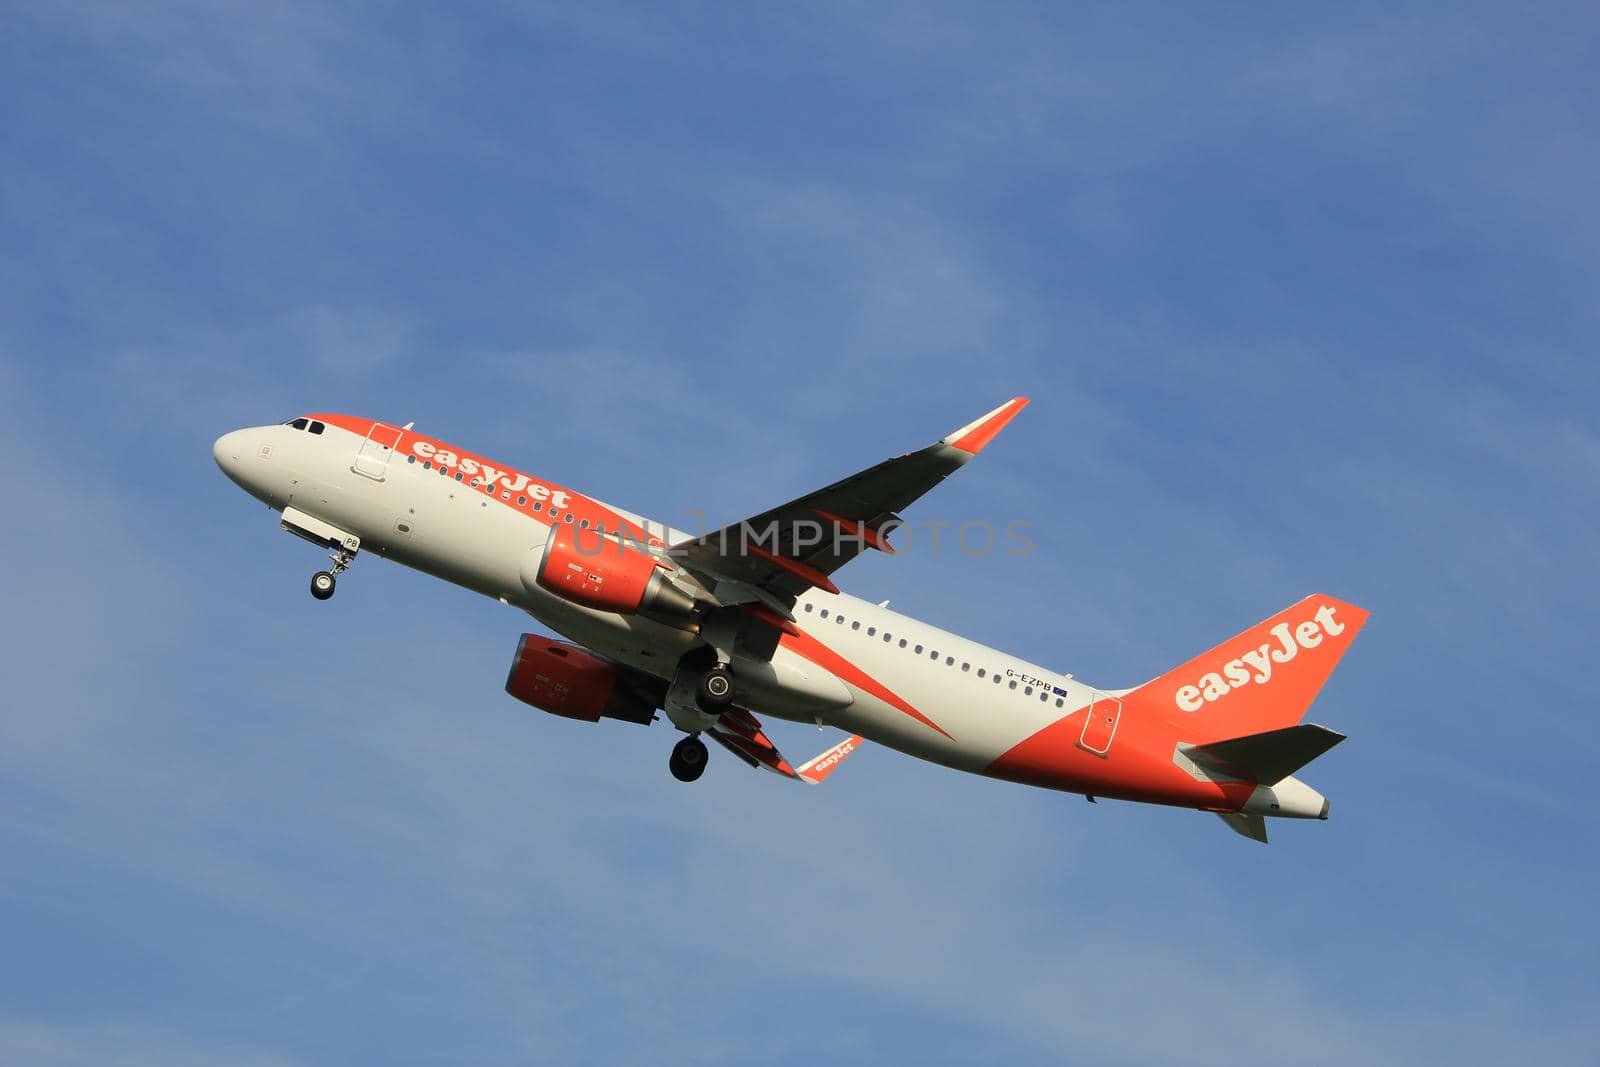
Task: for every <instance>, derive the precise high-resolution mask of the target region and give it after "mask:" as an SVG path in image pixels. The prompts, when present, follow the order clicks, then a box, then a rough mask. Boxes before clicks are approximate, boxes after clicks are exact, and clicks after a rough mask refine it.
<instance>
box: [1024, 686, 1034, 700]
mask: <svg viewBox="0 0 1600 1067" xmlns="http://www.w3.org/2000/svg"><path fill="white" fill-rule="evenodd" d="M1022 695H1023V696H1025V697H1031V696H1033V686H1031V685H1025V686H1023V687H1022Z"/></svg>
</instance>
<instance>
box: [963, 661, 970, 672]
mask: <svg viewBox="0 0 1600 1067" xmlns="http://www.w3.org/2000/svg"><path fill="white" fill-rule="evenodd" d="M971 669H972V664H970V663H963V664H962V665H961V670H962V672H963V673H965V672H966V671H970V670H971Z"/></svg>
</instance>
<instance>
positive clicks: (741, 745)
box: [706, 708, 861, 785]
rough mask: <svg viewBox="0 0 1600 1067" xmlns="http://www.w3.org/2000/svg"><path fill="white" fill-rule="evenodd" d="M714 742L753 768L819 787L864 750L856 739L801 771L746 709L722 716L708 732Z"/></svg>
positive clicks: (801, 768)
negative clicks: (857, 751) (779, 749)
mask: <svg viewBox="0 0 1600 1067" xmlns="http://www.w3.org/2000/svg"><path fill="white" fill-rule="evenodd" d="M706 733H707V734H709V735H710V737H711V739H712V740H713V741H715V742H717V743H718V744H719V745H721V746H722V747H723V748H725V749H727V750H728V751H729V752H732V753H733V754H734V755H735V756H737V757H738V758H739V759H741V760H743V761H744V762H745V763H748V764H749V765H750V766H752V767H760V768H761V769H762V770H767V771H771V772H772V773H773V774H781V775H783V776H784V777H785V778H795V779H798V780H799V781H802V782H805V783H806V784H807V785H816V784H818V783H819V782H821V781H822V780H823V779H824V778H826V777H828V775H830V774H832V773H833V772H834V770H835V769H836V768H837V767H838V766H839V764H841V763H843V762H844V761H845V759H846V757H848V756H849V755H850V754H851V753H852V752H854V751H856V749H858V748H860V747H861V737H860V735H859V734H858V735H856V736H853V737H849V738H846V739H845V740H843V741H841V742H839V743H838V744H837V745H834V746H833V747H832V748H829V749H828V750H827V751H825V752H821V753H819V754H818V755H816V756H814V757H813V758H811V759H809V760H807V761H806V762H805V763H802V764H801V765H800V767H799V769H798V770H796V769H795V768H794V767H793V766H791V765H790V763H789V761H788V760H786V759H784V758H783V753H781V752H779V751H778V746H777V745H775V744H773V743H772V739H771V738H769V737H768V736H767V734H766V731H765V730H764V729H762V726H761V721H760V720H759V719H757V718H756V717H755V716H754V715H752V714H750V713H749V712H748V711H746V710H744V709H743V708H729V709H728V710H727V711H725V712H723V713H722V717H721V718H720V719H718V720H717V721H716V723H714V724H713V725H712V727H711V729H709V730H707V731H706Z"/></svg>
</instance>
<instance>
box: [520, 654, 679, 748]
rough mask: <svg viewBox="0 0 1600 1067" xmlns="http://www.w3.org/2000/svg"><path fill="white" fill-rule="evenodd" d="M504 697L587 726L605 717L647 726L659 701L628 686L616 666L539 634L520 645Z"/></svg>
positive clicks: (625, 677) (653, 716) (625, 678)
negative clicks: (506, 693) (576, 720)
mask: <svg viewBox="0 0 1600 1067" xmlns="http://www.w3.org/2000/svg"><path fill="white" fill-rule="evenodd" d="M506 692H508V693H510V694H511V695H512V696H514V697H516V698H517V699H518V700H520V701H522V702H523V703H524V704H531V705H533V706H534V707H536V708H538V709H539V710H541V711H548V712H550V713H551V714H552V715H564V716H566V717H567V718H569V719H582V720H583V721H585V722H599V721H600V719H601V717H602V716H604V717H606V718H609V719H622V720H624V721H625V722H636V723H640V724H644V725H648V724H649V723H650V722H651V720H653V719H654V718H655V714H656V702H655V701H654V700H652V699H651V698H650V697H649V696H646V695H644V694H642V693H640V692H638V691H637V690H636V689H635V688H634V687H633V686H632V685H630V684H629V679H628V677H627V676H626V675H624V674H623V672H622V671H621V670H619V669H618V668H617V665H616V664H614V663H607V662H606V661H605V660H603V659H601V658H600V657H599V656H596V655H594V654H592V653H589V652H585V651H584V650H583V649H581V648H579V647H578V646H576V645H569V644H567V643H566V642H564V641H554V640H551V639H550V638H548V637H540V636H539V635H538V634H523V635H522V640H521V641H519V642H517V654H516V656H515V658H513V659H512V661H511V673H509V674H508V675H506Z"/></svg>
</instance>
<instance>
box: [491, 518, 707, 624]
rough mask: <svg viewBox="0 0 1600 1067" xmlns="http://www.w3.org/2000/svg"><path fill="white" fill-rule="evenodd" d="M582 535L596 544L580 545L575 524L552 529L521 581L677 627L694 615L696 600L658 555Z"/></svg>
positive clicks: (591, 604)
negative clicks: (676, 583) (660, 562)
mask: <svg viewBox="0 0 1600 1067" xmlns="http://www.w3.org/2000/svg"><path fill="white" fill-rule="evenodd" d="M581 534H582V535H583V536H585V537H586V538H592V539H593V540H592V543H590V541H588V540H585V541H584V542H582V543H580V542H579V541H578V537H579V536H580V531H578V530H576V529H574V528H573V527H571V526H564V525H563V526H556V527H554V528H553V529H551V531H550V539H549V540H547V541H546V542H545V544H544V549H543V550H542V551H541V550H538V549H535V550H534V551H533V552H530V553H529V554H528V559H527V561H526V562H525V563H524V564H523V566H522V584H523V585H525V586H530V587H531V586H533V585H538V586H540V587H542V588H544V589H547V590H549V591H550V592H552V593H554V594H556V595H557V596H559V597H563V598H565V599H567V600H570V601H572V602H573V603H575V604H582V605H583V606H584V607H586V608H594V609H596V610H598V611H615V612H618V613H620V614H623V615H648V616H650V617H651V618H656V619H660V620H661V621H663V622H669V623H673V624H675V625H681V624H683V623H684V622H686V621H688V620H690V619H692V618H693V617H694V613H695V602H694V598H693V597H692V596H690V595H689V594H688V593H686V592H684V591H683V590H682V589H680V588H678V587H677V586H676V585H674V584H673V583H672V580H671V579H670V578H669V577H668V572H667V571H665V570H663V569H662V567H661V566H659V565H658V564H657V562H656V558H655V557H654V556H652V555H650V554H649V553H647V552H640V551H639V550H638V549H636V548H629V547H628V546H627V545H626V544H624V543H622V542H621V541H618V540H613V539H610V538H607V537H605V536H604V535H602V534H599V533H594V532H591V531H588V530H584V531H581ZM530 579H531V580H530Z"/></svg>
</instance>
